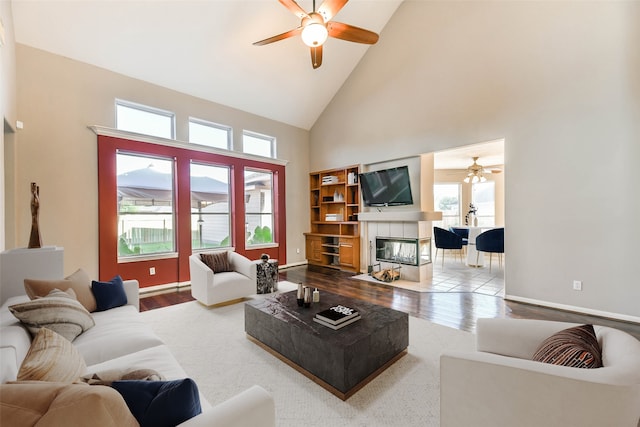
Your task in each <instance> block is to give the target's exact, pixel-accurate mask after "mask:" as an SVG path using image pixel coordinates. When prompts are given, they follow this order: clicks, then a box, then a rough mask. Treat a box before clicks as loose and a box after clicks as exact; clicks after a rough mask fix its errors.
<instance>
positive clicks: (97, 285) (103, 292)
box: [91, 276, 127, 311]
mask: <svg viewBox="0 0 640 427" xmlns="http://www.w3.org/2000/svg"><path fill="white" fill-rule="evenodd" d="M91 291H92V292H93V296H94V297H96V305H97V306H98V308H97V309H96V311H105V310H109V309H110V308H114V307H120V306H121V305H125V304H126V303H127V294H126V293H125V292H124V284H123V283H122V277H120V276H116V277H114V278H113V279H111V280H110V281H108V282H98V281H95V280H93V281H91Z"/></svg>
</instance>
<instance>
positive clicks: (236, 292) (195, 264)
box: [189, 250, 257, 306]
mask: <svg viewBox="0 0 640 427" xmlns="http://www.w3.org/2000/svg"><path fill="white" fill-rule="evenodd" d="M217 252H220V251H217ZM204 253H207V252H204ZM227 256H228V260H229V264H230V265H231V269H232V270H233V271H225V272H222V273H214V272H213V270H211V269H210V268H209V267H208V266H207V265H206V264H205V263H204V262H202V260H201V259H200V253H195V254H193V255H191V256H190V257H189V272H190V274H191V295H192V296H193V297H194V298H195V299H197V300H198V301H200V302H201V303H202V304H204V305H207V306H208V305H214V304H220V303H224V302H228V301H233V300H236V299H239V298H244V297H247V296H249V295H252V294H255V293H256V286H257V281H256V263H255V262H254V261H251V260H249V259H248V258H246V257H245V256H243V255H241V254H239V253H237V252H234V251H233V250H229V251H227Z"/></svg>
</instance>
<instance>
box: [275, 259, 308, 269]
mask: <svg viewBox="0 0 640 427" xmlns="http://www.w3.org/2000/svg"><path fill="white" fill-rule="evenodd" d="M301 265H307V261H300V262H293V263H291V264H285V265H280V266H278V269H280V270H286V269H287V268H291V267H299V266H301Z"/></svg>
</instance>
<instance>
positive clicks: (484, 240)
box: [476, 227, 504, 272]
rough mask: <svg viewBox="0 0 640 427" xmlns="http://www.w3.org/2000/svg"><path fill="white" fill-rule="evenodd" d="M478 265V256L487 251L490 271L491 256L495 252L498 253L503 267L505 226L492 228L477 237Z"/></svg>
mask: <svg viewBox="0 0 640 427" xmlns="http://www.w3.org/2000/svg"><path fill="white" fill-rule="evenodd" d="M476 251H478V252H477V254H476V265H478V258H479V257H480V252H487V253H488V254H489V272H491V258H492V257H493V254H498V262H499V263H500V267H502V254H503V253H504V227H502V228H492V229H491V230H487V231H485V232H484V233H480V234H479V235H478V237H476Z"/></svg>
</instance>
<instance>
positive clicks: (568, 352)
mask: <svg viewBox="0 0 640 427" xmlns="http://www.w3.org/2000/svg"><path fill="white" fill-rule="evenodd" d="M532 359H533V360H535V361H537V362H544V363H551V364H554V365H562V366H569V367H574V368H601V367H602V351H601V350H600V345H599V344H598V339H597V338H596V333H595V331H594V330H593V325H582V326H575V327H573V328H568V329H564V330H562V331H559V332H556V333H555V334H553V335H551V336H550V337H549V338H547V339H545V340H544V341H543V342H542V344H540V347H538V350H536V352H535V353H534V355H533V358H532Z"/></svg>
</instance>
